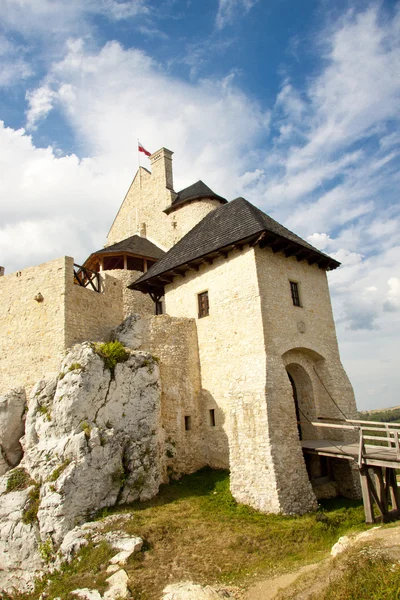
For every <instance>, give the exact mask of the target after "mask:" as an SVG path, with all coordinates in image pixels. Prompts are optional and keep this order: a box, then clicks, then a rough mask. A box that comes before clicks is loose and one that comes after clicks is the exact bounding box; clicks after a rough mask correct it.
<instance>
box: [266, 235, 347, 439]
mask: <svg viewBox="0 0 400 600" xmlns="http://www.w3.org/2000/svg"><path fill="white" fill-rule="evenodd" d="M255 256H256V265H257V271H258V278H259V283H260V297H261V302H262V313H263V326H264V331H265V337H266V347H267V352H268V354H269V355H271V356H275V357H283V359H284V364H285V366H286V367H287V366H288V365H290V364H293V365H295V364H299V365H301V366H302V367H303V369H304V371H305V372H307V374H308V376H309V378H310V380H311V382H312V389H313V394H314V399H313V401H314V404H315V411H314V414H313V415H310V416H313V417H330V418H343V414H344V415H346V417H348V418H356V414H357V409H356V402H355V398H354V393H353V389H352V386H351V384H350V381H349V379H348V377H347V375H346V373H345V371H344V369H343V366H342V364H341V361H340V356H339V348H338V343H337V337H336V330H335V323H334V320H333V314H332V306H331V300H330V294H329V287H328V280H327V276H326V272H325V271H323V270H322V269H319V268H318V266H317V265H312V266H310V265H309V264H308V263H307V262H306V261H301V262H299V261H297V260H296V258H295V257H291V258H286V257H285V256H284V255H283V254H282V253H277V254H274V253H273V252H272V250H271V249H270V248H264V249H260V248H258V247H257V248H256V249H255ZM290 281H295V282H297V283H298V287H299V294H300V302H301V307H298V306H294V305H293V301H292V296H291V292H290ZM289 370H290V367H289ZM292 376H293V374H292ZM284 379H285V387H287V386H286V378H284ZM293 379H294V380H295V382H296V377H295V376H293ZM287 389H288V390H289V392H290V394H289V395H290V397H291V391H290V390H291V388H287ZM332 398H333V400H332ZM335 403H336V404H335ZM336 405H337V406H336ZM337 407H339V408H337ZM341 411H342V412H341ZM311 432H312V435H313V437H314V438H318V437H325V438H326V437H327V435H328V434H329V436H333V437H330V439H346V438H345V437H344V438H343V435H345V434H343V432H340V431H339V430H332V431H330V430H329V431H328V430H324V431H322V430H321V429H319V430H318V428H313V429H312V430H311ZM338 436H339V437H338ZM340 436H342V437H340Z"/></svg>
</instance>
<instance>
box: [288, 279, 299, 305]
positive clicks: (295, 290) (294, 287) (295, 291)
mask: <svg viewBox="0 0 400 600" xmlns="http://www.w3.org/2000/svg"><path fill="white" fill-rule="evenodd" d="M290 291H291V293H292V300H293V304H294V306H301V304H300V295H299V284H298V283H296V281H290Z"/></svg>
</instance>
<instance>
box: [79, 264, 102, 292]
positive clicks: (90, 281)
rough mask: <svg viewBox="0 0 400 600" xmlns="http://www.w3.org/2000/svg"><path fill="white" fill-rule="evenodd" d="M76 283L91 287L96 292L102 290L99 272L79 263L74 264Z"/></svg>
mask: <svg viewBox="0 0 400 600" xmlns="http://www.w3.org/2000/svg"><path fill="white" fill-rule="evenodd" d="M74 283H76V284H77V285H80V286H81V287H85V288H87V287H89V288H91V289H92V290H94V291H95V292H99V293H100V292H101V291H102V289H101V279H100V275H99V273H96V271H91V270H90V269H86V267H82V266H81V265H77V264H74Z"/></svg>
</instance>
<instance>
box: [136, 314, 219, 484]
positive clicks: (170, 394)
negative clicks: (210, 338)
mask: <svg viewBox="0 0 400 600" xmlns="http://www.w3.org/2000/svg"><path fill="white" fill-rule="evenodd" d="M144 321H145V326H144V329H145V331H144V335H143V341H142V345H141V346H140V347H141V349H143V350H146V351H149V352H151V353H152V354H153V355H154V356H156V357H157V358H158V359H159V361H160V379H161V421H162V424H163V428H164V434H165V452H166V455H165V461H166V468H167V473H166V475H170V476H171V475H172V476H177V475H180V474H182V473H193V472H194V471H197V470H198V469H200V468H201V467H204V466H205V465H207V464H208V463H207V456H206V451H205V439H204V429H205V417H206V415H205V411H204V409H203V396H202V390H201V377H200V360H199V348H198V343H197V331H196V323H195V321H194V319H179V318H174V317H170V316H168V315H159V316H153V317H147V318H146V319H145V320H144ZM185 417H186V418H187V417H189V421H188V423H187V424H188V427H189V429H186V428H185Z"/></svg>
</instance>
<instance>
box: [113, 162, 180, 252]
mask: <svg viewBox="0 0 400 600" xmlns="http://www.w3.org/2000/svg"><path fill="white" fill-rule="evenodd" d="M171 199H172V192H171V191H170V190H168V189H167V188H166V187H165V181H164V177H163V174H162V172H158V171H157V169H156V170H154V169H153V173H149V171H147V170H146V169H144V168H143V167H140V169H139V170H138V172H137V173H136V176H135V178H134V180H133V181H132V184H131V186H130V188H129V190H128V192H127V194H126V196H125V198H124V201H123V203H122V205H121V207H120V209H119V211H118V214H117V216H116V217H115V220H114V223H113V224H112V226H111V229H110V231H109V233H108V236H107V245H111V244H115V243H116V242H119V241H121V240H124V239H125V238H127V237H129V236H131V235H135V234H137V233H138V231H139V230H140V226H141V224H142V223H146V237H147V238H148V239H149V240H150V241H152V242H153V243H155V244H156V245H157V246H159V247H160V248H162V249H163V250H169V248H171V246H172V232H173V231H172V227H171V223H170V219H169V217H168V216H167V215H166V214H165V213H164V212H163V210H164V208H166V207H167V206H169V205H170V204H171Z"/></svg>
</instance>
